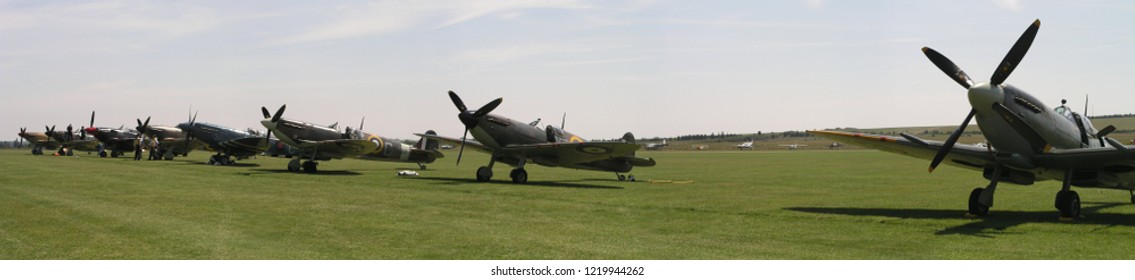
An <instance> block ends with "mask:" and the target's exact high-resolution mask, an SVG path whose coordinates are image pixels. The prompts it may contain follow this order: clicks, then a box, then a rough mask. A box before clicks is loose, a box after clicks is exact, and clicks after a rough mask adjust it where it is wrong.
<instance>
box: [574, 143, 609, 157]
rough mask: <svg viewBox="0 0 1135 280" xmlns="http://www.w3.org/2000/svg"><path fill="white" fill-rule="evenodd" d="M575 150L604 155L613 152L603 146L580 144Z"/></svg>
mask: <svg viewBox="0 0 1135 280" xmlns="http://www.w3.org/2000/svg"><path fill="white" fill-rule="evenodd" d="M575 150H576V151H580V152H582V153H585V154H593V155H603V154H610V153H611V149H610V148H607V147H603V146H595V145H580V146H579V147H575Z"/></svg>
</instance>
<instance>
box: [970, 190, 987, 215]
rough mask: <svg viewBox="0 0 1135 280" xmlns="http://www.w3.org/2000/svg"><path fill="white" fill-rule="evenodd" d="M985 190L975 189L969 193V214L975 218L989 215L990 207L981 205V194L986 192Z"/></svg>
mask: <svg viewBox="0 0 1135 280" xmlns="http://www.w3.org/2000/svg"><path fill="white" fill-rule="evenodd" d="M984 190H985V189H983V188H975V189H973V191H972V192H970V193H969V211H968V212H966V213H967V214H970V215H974V216H985V215H989V206H985V205H982V204H981V201H980V200H981V193H982V192H984Z"/></svg>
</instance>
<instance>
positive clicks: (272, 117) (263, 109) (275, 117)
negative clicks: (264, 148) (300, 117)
mask: <svg viewBox="0 0 1135 280" xmlns="http://www.w3.org/2000/svg"><path fill="white" fill-rule="evenodd" d="M287 108H288V104H284V105H281V106H280V109H278V110H276V114H275V115H273V114H270V113H269V112H268V108H267V107H263V106H261V107H260V113H262V114H264V118H265V119H270V121H271V122H272V126H273V127H270V128H268V133H265V134H264V142H265V143H268V141H270V138H271V137H272V129H273V128H275V125H276V123H277V122H279V121H280V118H281V117H283V116H284V110H285V109H287Z"/></svg>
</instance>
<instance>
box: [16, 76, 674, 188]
mask: <svg viewBox="0 0 1135 280" xmlns="http://www.w3.org/2000/svg"><path fill="white" fill-rule="evenodd" d="M449 97H450V99H451V101H452V102H453V104H454V105H455V106H456V107H457V109H458V110H459V111H460V113H459V114H458V120H460V121H461V123H462V124H463V125H464V126H465V135H463V136H462V137H461V138H454V137H445V136H439V135H437V133H434V132H433V131H432V130H431V131H426V132H425V133H422V134H416V135H418V136H420V137H421V139H420V140H419V141H418V143H417V144H416V145H408V144H405V143H402V142H400V141H397V140H395V139H390V138H386V137H382V136H379V135H377V134H374V133H369V132H365V131H363V130H362V128H363V125H364V124H365V121H366V120H365V119H363V121H361V122H360V123H359V127H358V128H357V129H352V128H351V127H347V128H346V130H345V131H340V130H339V129H338V124H337V123H336V124H332V125H329V126H325V125H317V124H313V123H309V122H305V121H300V120H295V119H290V118H284V116H283V115H284V112H285V110H286V109H287V105H283V106H280V108H279V109H277V110H276V112H275V113H274V114H273V113H271V112H270V111H269V110H268V108H267V107H261V108H260V110H261V113H262V114H263V115H264V119H263V120H261V121H260V123H261V125H263V126H264V128H266V129H267V130H268V132H267V133H265V134H264V135H263V136H261V135H259V133H258V132H256V131H253V130H251V129H249V130H247V131H242V130H236V129H232V128H228V127H224V126H221V125H216V124H210V123H205V122H198V121H197V116H196V114H194V115H192V116H190V117H189V118H188V120H187V121H186V122H183V123H179V124H177V125H174V126H170V125H151V124H150V118H149V117H147V118H146V120H145V121H143V120H142V119H137V120H136V121H137V124H138V126H136V127H134V128H133V129H127V128H125V127H119V128H106V127H95V126H94V123H95V113H94V112H91V120H90V126H85V127H81V128H80V129H79V131H78V132H77V133H76V132H75V131H74V130H73V129H74V128H73V127H72V126H70V125H68V126H67V130H66V131H55V128H54V127H45V128H46V130H47V132H46V133H38V132H28V131H27V129H26V128H21V129H20V133H19V136H20V137H22V138H24V139H26V140H27V141H28V143H30V144H32V145H33V146H34V147H35V148H33V150H32V153H33V154H43V149H59V152H58V153H59V154H68V155H69V154H71V153H73V151H75V150H79V151H88V152H97V153H98V154H99V156H102V157H107V156H110V157H119V156H121V155H123V154H126V153H129V152H131V151H133V152H134V153H135V157H136V158H137V157H138V156H140V153H141V150H142V148H143V147H146V148H149V149H153V150H154V151H155V152H156V153H157V154H158V155H160V157H161V158H163V159H167V160H169V159H173V158H174V157H176V156H178V155H181V156H185V155H188V154H189V152H191V151H193V150H198V149H201V150H208V151H213V152H215V153H216V154H214V155H213V156H212V157H210V159H209V161H208V163H209V164H215V165H231V164H233V162H234V158H235V159H237V160H240V159H245V158H248V157H251V156H255V155H257V154H270V155H285V156H287V157H290V158H292V159H291V161H290V162H289V163H288V170H289V171H303V172H306V173H315V172H316V171H317V166H318V161H328V160H332V159H343V158H353V159H362V160H375V161H393V162H407V163H416V164H418V166H419V168H421V169H426V164H428V163H432V162H434V161H435V160H437V159H438V158H441V157H444V155H443V154H442V153H441V152H440V151H438V149H439V148H441V145H439V141H440V142H447V143H451V144H453V145H461V150H460V151H459V152H458V155H457V163H458V164H460V163H461V156H462V155H463V153H464V151H465V147H466V146H469V147H471V148H473V149H474V150H477V151H481V152H485V153H488V154H490V155H491V157H490V160H489V162H488V164H487V165H486V166H482V167H480V168H478V169H477V173H476V178H477V180H478V181H489V180H490V179H491V178H492V176H493V172H492V168H493V165H494V163H496V162H503V163H505V164H508V165H511V166H514V167H515V168H513V170H512V171H511V172H510V174H509V177H510V178H511V179H512V181H513V182H515V183H526V182H527V181H528V172H527V170H526V169H525V168H524V167H525V165H526V164H528V163H535V164H539V165H544V166H558V167H566V168H572V169H583V170H594V171H606V172H614V173H615V175H616V177H617V178H618V179H619V180H620V181H622V180H625V179H627V178H628V177H627V176H625V175H623V174H622V173H627V172H630V171H631V170H632V169H633V168H634V167H636V166H641V167H647V166H654V165H655V161H654V159H652V158H642V157H636V156H635V151H636V150H638V149H639V148H640V147H641V146H640V145H638V144H635V138H634V135H633V134H631V133H629V132H628V133H626V134H625V135H623V138H622V139H621V140H619V141H591V142H589V141H585V140H583V138H581V137H579V136H577V135H575V134H572V133H570V132H567V131H565V130H564V129H563V124H562V123H561V125H560V127H559V128H557V127H554V126H551V125H549V126H547V127H545V128H543V129H541V128H539V127H537V125H538V123H539V120H537V121H536V122H532V123H522V122H517V121H514V120H512V119H509V118H506V117H503V116H499V115H493V114H490V112H492V111H493V110H494V109H496V107H497V106H499V105H500V104H501V103H502V102H503V99H502V98H498V99H496V100H493V101H491V102H489V103H488V104H486V105H484V106H482V107H481V108H479V109H477V110H469V109H468V108H466V107H465V104H464V102H462V101H461V99H460V97H458V96H457V94H456V93H454V92H452V91H450V92H449ZM470 133H472V134H473V138H474V139H473V140H469V139H467V136H468V135H469V134H470ZM273 134H274V135H275V136H276V138H273V137H272V136H273ZM88 135H90V136H93V138H94V139H88V138H87V136H88ZM629 178H633V177H629Z"/></svg>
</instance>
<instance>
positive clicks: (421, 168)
mask: <svg viewBox="0 0 1135 280" xmlns="http://www.w3.org/2000/svg"><path fill="white" fill-rule="evenodd" d="M418 169H420V170H426V165H425V164H422V163H420V162H419V163H418Z"/></svg>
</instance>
